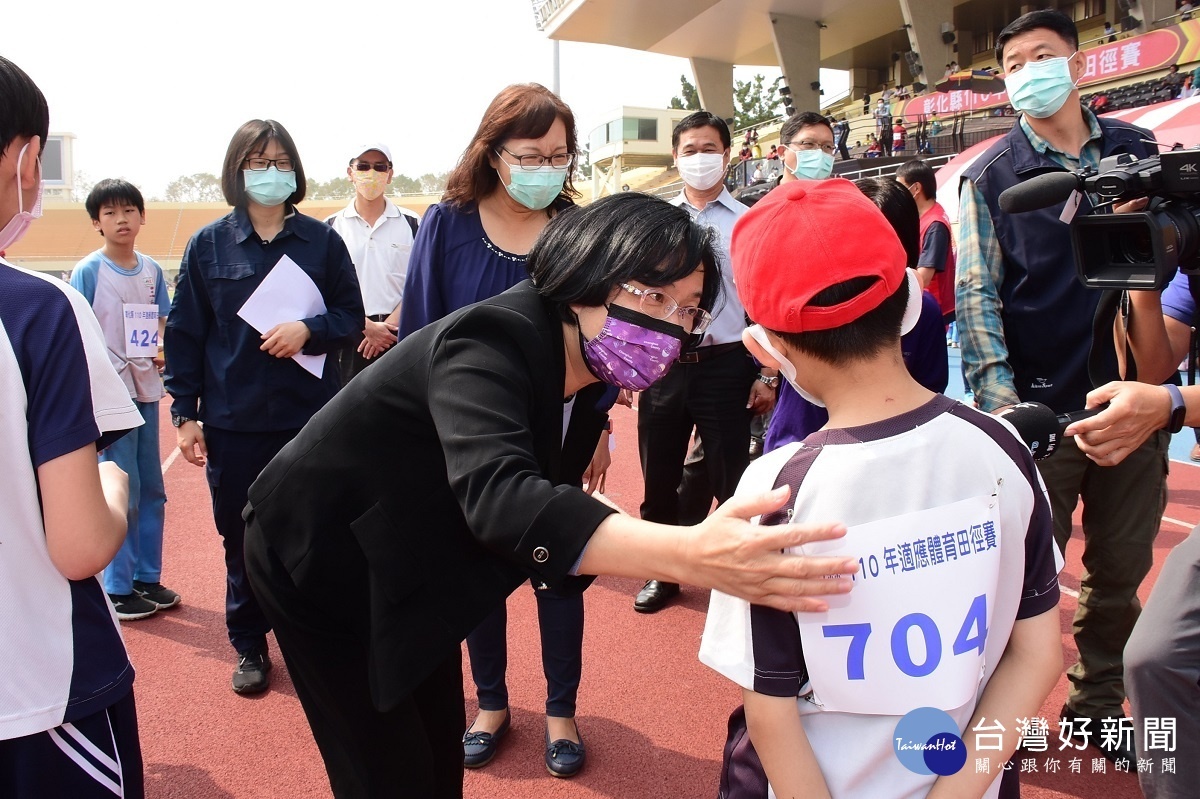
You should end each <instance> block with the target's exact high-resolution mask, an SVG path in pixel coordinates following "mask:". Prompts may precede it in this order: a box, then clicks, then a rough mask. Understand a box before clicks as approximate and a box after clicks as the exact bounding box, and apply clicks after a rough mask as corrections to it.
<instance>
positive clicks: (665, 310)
mask: <svg viewBox="0 0 1200 799" xmlns="http://www.w3.org/2000/svg"><path fill="white" fill-rule="evenodd" d="M618 285H619V286H620V287H621V288H623V289H624V290H625V291H628V292H629V293H630V294H632V295H633V296H635V297H637V298H638V310H640V311H641V312H642V313H644V314H646V316H653V317H655V318H657V319H670V318H671V317H672V316H675V315H676V314H678V315H679V318H680V319H682V320H683V325H682V326H683V329H684V330H687V331H689V332H690V333H692V334H693V335H699V334H700V333H703V332H704V331H705V330H708V326H709V325H711V324H712V320H713V318H712V314H710V313H709V312H708V311H706V310H704V309H703V308H697V307H696V306H694V305H680V304H679V303H678V302H676V301H675V299H674V298H673V297H671V295H669V294H667V293H666V292H662V291H655V290H654V289H640V288H638V287H637V286H631V285H629V284H628V283H619V284H618Z"/></svg>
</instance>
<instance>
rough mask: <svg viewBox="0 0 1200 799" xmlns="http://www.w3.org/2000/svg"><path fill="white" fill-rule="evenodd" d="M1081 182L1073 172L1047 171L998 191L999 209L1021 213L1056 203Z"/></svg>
mask: <svg viewBox="0 0 1200 799" xmlns="http://www.w3.org/2000/svg"><path fill="white" fill-rule="evenodd" d="M1081 185H1082V184H1081V183H1080V180H1079V178H1078V177H1077V176H1076V175H1075V173H1073V172H1047V173H1046V174H1044V175H1038V176H1037V177H1032V178H1030V179H1029V180H1026V181H1023V182H1021V183H1018V184H1017V185H1015V186H1010V187H1009V188H1007V189H1005V190H1004V191H1002V192H1000V210H1001V211H1004V212H1005V213H1006V214H1023V213H1025V212H1026V211H1037V210H1040V209H1042V208H1049V207H1050V206H1052V205H1058V204H1059V203H1061V202H1063V201H1065V200H1066V199H1067V198H1068V197H1070V196H1071V192H1073V191H1075V190H1076V189H1078V188H1079V187H1080V186H1081Z"/></svg>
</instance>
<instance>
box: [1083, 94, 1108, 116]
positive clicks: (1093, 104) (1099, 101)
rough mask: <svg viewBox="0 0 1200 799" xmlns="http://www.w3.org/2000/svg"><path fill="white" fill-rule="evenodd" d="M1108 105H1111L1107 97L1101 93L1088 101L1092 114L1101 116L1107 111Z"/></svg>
mask: <svg viewBox="0 0 1200 799" xmlns="http://www.w3.org/2000/svg"><path fill="white" fill-rule="evenodd" d="M1109 105H1111V101H1110V100H1109V99H1108V95H1107V94H1103V93H1101V94H1097V95H1095V96H1094V97H1092V99H1091V100H1089V101H1088V106H1089V107H1090V108H1091V109H1092V113H1094V114H1103V113H1104V112H1105V111H1107V110H1108V107H1109Z"/></svg>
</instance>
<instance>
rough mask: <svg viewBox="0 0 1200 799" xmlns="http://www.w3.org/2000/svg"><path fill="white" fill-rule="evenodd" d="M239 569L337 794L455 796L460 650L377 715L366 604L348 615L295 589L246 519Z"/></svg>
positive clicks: (459, 768) (459, 789)
mask: <svg viewBox="0 0 1200 799" xmlns="http://www.w3.org/2000/svg"><path fill="white" fill-rule="evenodd" d="M246 566H247V570H248V571H249V573H250V575H251V579H252V580H253V581H254V588H255V591H256V593H257V595H258V597H259V601H260V603H261V606H262V609H263V611H264V612H265V613H266V615H267V618H269V619H270V620H271V625H272V626H273V627H274V629H275V637H276V638H277V639H278V641H279V648H280V650H281V651H282V653H283V659H284V662H285V663H286V664H287V669H288V674H289V675H290V676H291V678H292V683H293V684H294V685H295V686H296V695H297V697H299V699H300V704H301V706H302V707H303V708H304V715H305V716H306V717H307V718H308V725H309V727H310V728H311V729H312V733H313V738H314V739H315V740H316V742H317V747H318V748H319V749H320V750H321V758H322V759H323V760H324V761H325V771H326V773H327V774H328V775H329V785H330V787H331V788H332V789H333V794H334V796H336V797H337V798H338V799H358V798H359V797H362V798H363V799H367V798H368V797H370V798H372V799H373V798H374V797H397V799H400V797H403V798H404V799H415V798H416V797H420V799H462V795H463V786H462V783H463V751H462V736H463V731H464V730H465V729H466V724H467V723H466V713H465V711H464V709H463V688H462V655H461V653H460V651H459V649H458V648H457V647H455V648H454V649H453V650H451V651H449V652H446V653H444V654H442V655H441V656H440V658H439V663H438V665H437V668H436V669H435V670H434V672H433V673H432V674H431V675H430V676H429V677H428V678H427V679H426V680H425V681H424V682H422V683H421V684H420V685H418V686H416V687H415V688H414V689H413V692H412V694H411V695H410V696H409V697H408V698H407V699H406V700H405V701H403V702H401V703H400V704H399V705H398V706H397V707H395V708H393V709H392V710H389V711H387V712H386V713H384V712H380V711H379V710H376V708H375V705H374V703H373V702H372V701H371V689H370V683H369V676H368V659H367V643H366V641H367V631H368V627H367V625H368V617H369V615H370V614H369V608H357V609H352V610H351V612H349V613H348V612H347V609H346V605H345V604H344V603H342V602H337V601H331V598H330V596H329V595H327V594H325V592H324V591H321V592H319V593H321V594H322V596H313V595H311V593H310V592H308V591H301V590H300V589H298V588H297V587H296V585H295V583H294V582H293V581H292V578H291V575H289V574H288V572H287V570H286V569H285V568H284V567H283V564H282V563H281V562H280V561H279V558H278V556H276V555H275V553H274V552H272V551H271V550H270V547H269V546H268V544H267V543H266V541H265V539H264V537H263V535H262V534H261V531H259V530H257V529H256V527H255V525H254V523H253V522H251V524H250V528H249V531H248V534H247V536H246ZM413 645H414V646H417V645H418V644H417V643H416V642H414V644H413ZM430 657H437V655H436V654H435V653H430Z"/></svg>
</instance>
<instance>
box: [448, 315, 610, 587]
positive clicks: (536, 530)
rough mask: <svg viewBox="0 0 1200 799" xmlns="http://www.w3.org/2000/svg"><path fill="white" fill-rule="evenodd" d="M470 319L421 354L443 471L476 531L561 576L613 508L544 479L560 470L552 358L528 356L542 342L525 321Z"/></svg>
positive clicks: (557, 387) (528, 565)
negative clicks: (480, 323)
mask: <svg viewBox="0 0 1200 799" xmlns="http://www.w3.org/2000/svg"><path fill="white" fill-rule="evenodd" d="M480 319H486V316H484V315H482V314H481V315H477V316H473V317H463V322H462V327H463V329H461V330H452V331H450V334H449V335H447V336H445V337H444V338H443V339H442V341H441V343H440V345H439V348H438V350H437V351H436V352H435V353H434V354H433V357H431V358H430V373H429V378H428V385H429V406H428V407H429V412H430V415H431V417H432V419H433V423H434V426H435V427H436V428H437V434H438V437H439V439H440V440H441V443H442V451H443V453H444V455H445V459H446V474H447V477H448V479H449V482H450V487H451V490H452V491H453V493H454V495H455V496H456V497H457V498H458V502H459V505H460V507H461V509H462V512H463V515H464V516H465V518H466V521H467V526H468V527H469V528H470V529H471V531H472V533H473V534H474V536H475V538H476V540H478V541H479V542H480V543H481V544H482V545H483V546H485V547H487V548H488V549H490V550H491V551H493V552H495V553H497V554H498V555H500V556H501V557H503V558H504V559H505V560H508V561H510V562H512V563H514V564H515V565H517V566H518V567H519V568H521V569H522V570H525V571H527V572H531V573H533V574H534V575H536V576H537V577H538V578H540V579H542V580H544V581H545V582H547V583H551V584H557V583H561V581H562V580H563V579H564V578H565V577H566V576H567V575H568V574H569V572H570V570H571V568H572V567H573V566H574V564H575V562H576V561H577V560H578V559H579V556H580V553H581V552H582V551H583V548H584V546H585V545H586V543H587V540H588V539H589V537H590V533H591V532H592V531H594V530H595V528H596V527H598V526H599V524H600V522H602V521H603V520H604V519H605V518H606V517H607V516H608V515H609V514H611V513H613V512H614V511H613V509H612V508H610V507H608V506H607V505H605V504H603V503H602V502H600V501H599V500H596V499H593V498H592V497H589V496H587V495H586V494H584V493H583V492H582V491H580V490H579V489H578V488H575V487H573V486H570V485H556V484H555V481H554V480H553V479H551V476H553V475H555V474H557V473H559V472H561V468H560V465H561V460H562V456H561V449H562V444H561V438H562V383H561V378H560V379H554V376H555V375H558V374H560V373H561V369H562V367H561V366H557V365H556V364H547V363H538V362H537V360H536V358H537V355H538V354H542V355H543V356H544V354H545V353H546V352H547V349H546V347H545V344H544V342H540V341H538V340H537V331H536V329H535V327H534V326H533V325H528V324H526V325H523V326H522V325H520V324H507V325H496V326H492V327H490V330H482V329H481V330H472V329H470V328H472V327H474V323H475V322H476V321H477V320H480ZM560 335H561V334H560ZM551 352H553V350H551ZM551 357H553V355H552V356H551ZM531 359H532V360H531ZM555 366H557V368H554V367H555ZM591 446H593V447H594V446H595V439H592V442H591ZM577 479H578V475H572V476H570V477H566V478H565V479H564V480H562V482H574V481H575V480H577Z"/></svg>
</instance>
